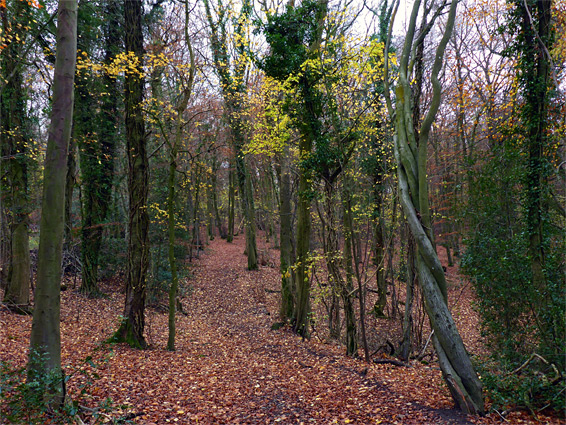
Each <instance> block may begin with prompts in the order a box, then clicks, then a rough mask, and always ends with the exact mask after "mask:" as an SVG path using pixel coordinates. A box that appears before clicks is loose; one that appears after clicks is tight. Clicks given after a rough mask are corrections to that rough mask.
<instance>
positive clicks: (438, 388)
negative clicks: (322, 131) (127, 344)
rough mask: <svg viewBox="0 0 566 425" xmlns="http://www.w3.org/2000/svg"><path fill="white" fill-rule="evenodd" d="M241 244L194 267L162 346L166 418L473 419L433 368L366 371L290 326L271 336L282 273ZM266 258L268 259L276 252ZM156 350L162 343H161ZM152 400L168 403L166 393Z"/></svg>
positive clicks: (211, 250)
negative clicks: (171, 344) (252, 262)
mask: <svg viewBox="0 0 566 425" xmlns="http://www.w3.org/2000/svg"><path fill="white" fill-rule="evenodd" d="M243 239H244V238H243V236H240V237H237V238H236V239H235V241H234V243H231V244H229V243H227V242H226V241H224V240H221V239H216V240H214V241H212V242H211V243H210V245H209V246H208V247H207V250H206V253H205V254H204V255H202V256H201V258H200V259H199V260H198V261H197V262H196V266H195V267H194V269H193V276H192V277H191V279H190V282H191V283H192V285H193V286H194V289H193V292H192V294H191V295H190V296H189V297H188V298H187V305H186V310H187V311H188V316H187V317H181V318H180V319H178V324H177V329H178V337H177V352H176V353H174V354H173V353H171V354H170V353H163V352H162V351H161V350H159V351H160V352H161V355H163V356H167V357H170V367H169V368H168V370H167V372H164V373H165V374H166V376H164V377H163V378H162V380H164V381H165V382H168V383H169V385H168V386H169V387H171V386H172V387H174V388H175V389H176V392H177V393H178V394H179V396H180V397H179V398H176V399H175V398H171V397H165V398H164V400H163V401H162V403H159V404H161V405H162V406H167V408H168V409H169V410H170V416H169V417H167V418H166V419H169V420H171V421H174V420H175V419H178V421H179V422H180V423H199V424H202V423H218V424H237V423H243V424H260V423H261V424H273V423H283V424H298V423H305V424H306V423H316V424H331V423H358V424H372V423H382V424H463V423H469V422H468V421H466V420H465V417H463V416H461V415H459V414H458V413H457V412H455V411H453V410H451V401H450V399H449V396H448V394H447V392H446V390H445V389H444V387H443V385H442V383H441V381H440V378H439V373H438V371H436V370H433V369H430V368H420V371H417V370H413V369H412V368H411V369H405V368H401V369H399V368H396V367H393V366H389V365H379V366H377V365H372V366H369V367H368V365H366V364H365V363H364V362H363V361H361V360H354V359H350V358H347V357H346V356H345V355H344V349H343V347H341V346H340V345H338V344H335V343H333V344H323V343H321V342H319V341H316V340H315V339H313V340H311V341H303V340H302V339H301V338H299V337H297V336H296V335H294V334H293V333H292V332H291V331H290V330H289V329H281V330H279V331H272V330H270V328H271V325H272V324H273V323H274V322H276V321H277V302H278V294H276V293H275V292H273V291H276V290H277V289H278V287H279V284H280V283H279V272H278V269H277V268H276V267H260V269H259V270H257V271H248V270H247V269H246V265H247V260H246V257H245V256H244V255H243V251H244V240H243ZM263 252H264V255H265V253H267V252H269V254H268V255H269V256H271V257H272V258H273V257H276V256H277V254H278V253H277V252H276V251H269V250H268V249H267V248H263ZM276 263H277V261H273V264H276ZM266 290H267V291H266ZM161 326H162V325H161ZM158 334H160V335H163V336H164V335H165V334H166V333H165V332H158ZM155 345H157V346H159V347H163V346H164V345H165V340H164V339H162V340H160V341H156V344H155ZM173 365H174V366H173ZM419 372H420V373H419ZM421 373H422V374H421ZM401 376H402V378H401ZM171 381H174V383H173V382H171ZM148 386H151V384H150V383H149V382H148ZM413 386H414V387H413ZM427 387H428V388H427ZM164 395H165V394H164ZM169 395H170V394H169ZM423 395H426V396H427V397H426V398H425V399H424V400H423ZM155 396H157V397H158V398H161V397H162V396H161V395H160V392H156V393H155ZM427 399H428V400H427ZM428 402H430V403H432V404H430V405H429V404H427V403H428ZM136 404H137V403H136ZM138 405H139V404H138ZM437 406H438V407H439V408H440V409H439V410H437V409H436V407H437ZM134 410H135V409H134ZM181 412H182V413H181ZM148 413H149V412H148ZM151 416H152V415H151V414H149V415H148V416H147V417H148V419H150V418H151ZM143 423H152V422H150V421H148V422H143ZM154 423H160V422H159V421H156V422H154Z"/></svg>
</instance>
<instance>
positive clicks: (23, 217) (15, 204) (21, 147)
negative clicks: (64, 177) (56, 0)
mask: <svg viewBox="0 0 566 425" xmlns="http://www.w3.org/2000/svg"><path fill="white" fill-rule="evenodd" d="M13 8H14V9H13V11H12V13H13V15H14V16H10V17H9V16H8V9H7V7H6V6H0V15H1V19H2V28H3V30H4V32H5V33H6V34H9V37H8V38H6V40H9V42H8V45H7V46H6V47H5V49H6V51H5V52H3V54H2V60H1V62H0V65H1V66H0V80H1V81H0V156H1V157H2V158H1V159H0V178H1V181H0V189H1V190H0V195H1V196H2V201H3V202H2V204H3V205H2V206H3V208H5V209H6V210H5V212H6V215H5V217H6V218H7V221H8V225H7V226H6V229H5V230H7V233H8V235H6V236H7V238H6V243H7V246H6V254H7V257H8V258H7V260H8V264H7V265H6V264H5V265H4V267H6V268H7V273H6V274H5V278H6V292H5V294H4V302H5V303H6V304H7V305H8V306H11V307H12V308H13V309H14V311H16V312H27V311H28V307H29V302H30V300H29V292H30V254H29V235H28V216H29V209H30V205H29V199H28V161H29V148H30V142H31V140H29V138H28V137H27V135H26V132H27V128H28V125H27V123H26V106H25V102H26V94H25V90H24V80H23V78H24V67H23V63H24V62H25V58H23V57H21V52H22V50H25V49H24V46H23V45H22V44H20V43H24V41H25V40H26V33H25V28H27V26H28V25H29V21H30V19H31V16H30V8H31V6H30V5H28V4H27V3H26V2H16V3H15V4H14V5H13Z"/></svg>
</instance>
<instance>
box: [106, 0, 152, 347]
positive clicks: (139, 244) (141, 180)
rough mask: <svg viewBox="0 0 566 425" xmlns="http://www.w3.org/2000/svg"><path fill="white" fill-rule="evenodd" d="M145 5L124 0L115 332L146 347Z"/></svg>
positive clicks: (134, 344)
mask: <svg viewBox="0 0 566 425" xmlns="http://www.w3.org/2000/svg"><path fill="white" fill-rule="evenodd" d="M142 13H143V5H142V1H141V0H126V1H125V2H124V19H125V28H124V29H125V33H126V43H125V45H126V54H127V55H128V57H129V59H130V60H131V64H132V66H131V67H129V69H128V70H127V71H126V79H125V103H126V142H127V154H128V164H129V168H128V192H129V212H130V217H129V223H128V229H129V232H128V269H127V280H126V300H125V306H124V315H123V319H122V322H121V324H120V327H119V328H118V330H117V331H116V333H115V334H114V337H113V340H114V341H116V342H127V343H128V344H130V345H131V346H132V347H137V348H145V347H146V346H147V343H146V341H145V339H144V336H143V331H144V325H145V318H144V311H145V297H146V279H147V268H148V265H149V215H148V211H147V196H148V188H149V165H148V160H147V152H146V133H145V123H144V116H143V111H142V107H141V106H142V101H143V97H144V74H143V66H142V65H143V52H144V48H143V32H142Z"/></svg>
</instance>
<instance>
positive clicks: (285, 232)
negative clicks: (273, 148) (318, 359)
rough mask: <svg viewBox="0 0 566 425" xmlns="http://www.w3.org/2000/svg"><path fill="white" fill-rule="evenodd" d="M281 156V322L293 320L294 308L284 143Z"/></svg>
mask: <svg viewBox="0 0 566 425" xmlns="http://www.w3.org/2000/svg"><path fill="white" fill-rule="evenodd" d="M280 158H281V173H280V180H281V189H280V192H279V196H280V205H281V206H280V210H279V214H280V220H281V227H280V239H281V248H280V267H279V271H280V272H281V305H280V308H279V317H280V319H281V321H283V322H291V321H292V320H293V312H294V310H295V307H294V305H295V288H294V284H293V270H292V269H291V264H292V261H291V169H290V168H291V164H290V158H289V145H288V144H286V145H285V148H284V151H283V154H282V155H281V156H280Z"/></svg>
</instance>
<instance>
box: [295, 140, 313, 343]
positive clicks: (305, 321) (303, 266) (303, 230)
mask: <svg viewBox="0 0 566 425" xmlns="http://www.w3.org/2000/svg"><path fill="white" fill-rule="evenodd" d="M311 151H312V139H311V137H310V135H308V134H306V135H305V134H303V135H302V137H301V138H300V140H299V157H300V158H306V157H307V156H308V155H310V154H311ZM311 175H312V171H311V170H309V169H307V168H305V167H304V166H302V167H300V172H299V200H298V206H297V210H298V211H297V261H296V263H295V266H296V277H297V280H296V288H297V302H296V304H295V314H294V318H295V324H294V330H295V332H296V333H298V334H299V335H302V336H303V337H305V338H308V336H309V315H310V312H311V307H310V276H309V250H310V237H311V215H310V204H311V201H310V190H311V187H310V178H311Z"/></svg>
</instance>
